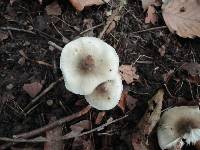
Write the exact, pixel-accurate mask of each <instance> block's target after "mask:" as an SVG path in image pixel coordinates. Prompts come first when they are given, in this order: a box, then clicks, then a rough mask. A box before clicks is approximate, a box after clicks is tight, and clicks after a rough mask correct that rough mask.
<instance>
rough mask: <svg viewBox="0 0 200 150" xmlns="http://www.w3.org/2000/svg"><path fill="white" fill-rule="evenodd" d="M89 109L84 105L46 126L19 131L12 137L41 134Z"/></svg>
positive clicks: (81, 114)
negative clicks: (77, 110)
mask: <svg viewBox="0 0 200 150" xmlns="http://www.w3.org/2000/svg"><path fill="white" fill-rule="evenodd" d="M90 109H91V107H90V106H87V107H85V108H84V109H82V110H81V111H79V112H77V113H74V114H72V115H70V116H67V117H64V118H61V119H59V120H57V121H55V122H53V123H50V124H48V125H46V126H43V127H41V128H39V129H35V130H33V131H30V132H27V133H21V134H18V135H14V136H13V137H14V138H25V139H26V138H30V137H33V136H36V135H39V134H41V133H42V132H45V131H47V130H50V129H53V128H55V127H56V126H60V125H62V124H64V123H65V122H69V121H71V120H73V119H76V118H79V117H81V116H83V115H85V114H86V113H87V112H88V111H89V110H90Z"/></svg>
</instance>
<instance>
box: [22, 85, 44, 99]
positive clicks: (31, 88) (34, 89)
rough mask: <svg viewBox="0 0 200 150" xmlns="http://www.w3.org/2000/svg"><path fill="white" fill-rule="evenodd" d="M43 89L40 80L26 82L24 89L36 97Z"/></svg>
mask: <svg viewBox="0 0 200 150" xmlns="http://www.w3.org/2000/svg"><path fill="white" fill-rule="evenodd" d="M41 89H42V84H41V83H40V82H33V83H28V84H24V86H23V90H24V91H26V93H28V95H30V96H31V97H35V96H36V95H37V94H38V93H39V92H40V91H41Z"/></svg>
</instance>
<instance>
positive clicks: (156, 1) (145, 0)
mask: <svg viewBox="0 0 200 150" xmlns="http://www.w3.org/2000/svg"><path fill="white" fill-rule="evenodd" d="M151 5H154V6H161V0H142V8H143V9H144V10H147V9H148V7H149V6H151Z"/></svg>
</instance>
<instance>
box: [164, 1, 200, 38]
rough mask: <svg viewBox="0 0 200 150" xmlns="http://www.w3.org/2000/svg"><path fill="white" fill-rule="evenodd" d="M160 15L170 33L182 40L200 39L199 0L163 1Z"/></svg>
mask: <svg viewBox="0 0 200 150" xmlns="http://www.w3.org/2000/svg"><path fill="white" fill-rule="evenodd" d="M162 14H163V18H164V20H165V23H166V25H167V26H168V28H169V30H170V31H171V32H173V33H174V32H175V33H176V34H178V35H179V36H181V37H184V38H186V37H189V38H194V37H195V36H198V37H200V1H199V0H168V1H166V2H165V1H164V4H163V6H162Z"/></svg>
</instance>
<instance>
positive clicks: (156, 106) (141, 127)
mask: <svg viewBox="0 0 200 150" xmlns="http://www.w3.org/2000/svg"><path fill="white" fill-rule="evenodd" d="M163 100H164V91H163V89H159V90H158V91H157V93H156V94H155V95H154V96H153V97H152V98H151V99H150V100H149V101H148V109H147V110H146V112H145V114H144V116H143V117H142V119H141V120H140V122H139V123H138V125H137V128H138V130H137V132H136V133H134V134H133V138H132V146H133V148H134V150H141V149H142V150H148V136H149V135H150V134H151V132H152V130H153V129H154V127H155V126H156V124H157V122H158V121H159V119H160V115H161V110H162V103H163Z"/></svg>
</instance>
